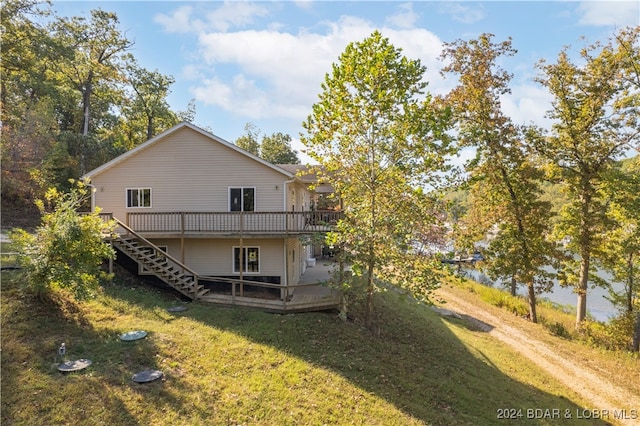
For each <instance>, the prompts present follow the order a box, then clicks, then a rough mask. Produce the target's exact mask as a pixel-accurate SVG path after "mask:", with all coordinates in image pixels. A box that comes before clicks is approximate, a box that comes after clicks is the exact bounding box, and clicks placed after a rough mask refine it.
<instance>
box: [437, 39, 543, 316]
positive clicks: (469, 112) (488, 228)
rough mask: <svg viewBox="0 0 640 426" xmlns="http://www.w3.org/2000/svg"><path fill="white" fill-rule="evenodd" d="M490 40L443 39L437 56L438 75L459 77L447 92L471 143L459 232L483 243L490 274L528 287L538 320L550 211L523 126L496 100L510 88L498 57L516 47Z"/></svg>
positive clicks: (466, 143)
mask: <svg viewBox="0 0 640 426" xmlns="http://www.w3.org/2000/svg"><path fill="white" fill-rule="evenodd" d="M492 37H493V35H492V34H482V35H481V36H480V37H479V38H478V39H475V40H471V41H464V40H458V41H455V42H453V43H445V49H444V52H443V54H442V59H444V60H446V61H447V65H446V66H445V67H444V68H443V73H445V74H446V73H449V74H454V75H457V76H459V79H460V83H459V84H458V86H457V87H455V88H454V89H453V90H452V91H451V93H450V94H449V95H448V97H447V101H448V102H449V103H450V104H451V105H452V107H453V110H454V117H455V118H456V120H457V123H458V128H457V130H458V137H459V139H460V144H461V146H463V147H475V148H476V158H475V160H473V161H471V162H470V163H469V164H468V165H467V172H468V173H469V176H470V179H471V183H470V194H471V205H470V208H471V211H470V213H469V214H468V215H467V216H466V217H465V220H464V221H463V222H465V225H466V226H464V227H463V229H466V230H467V232H468V233H472V234H473V235H475V238H473V240H474V241H478V240H480V239H488V240H489V245H488V247H487V249H486V253H487V256H486V263H485V264H486V265H487V267H488V273H489V275H490V276H491V277H492V278H494V279H495V278H506V279H508V280H510V281H512V282H513V283H514V284H515V283H522V284H524V285H525V286H526V288H527V294H528V298H529V315H530V318H531V321H533V322H537V313H536V293H538V292H540V291H542V290H548V289H549V288H550V286H551V284H552V281H551V279H550V278H549V277H548V276H546V272H545V271H544V269H543V268H544V267H545V266H547V265H549V263H550V255H551V253H552V245H551V244H550V243H548V242H547V239H546V236H547V235H548V228H549V216H550V214H549V212H550V209H549V206H548V205H546V203H543V202H541V201H540V200H539V196H540V194H541V190H540V182H541V180H540V178H541V177H542V175H541V173H540V171H539V170H537V169H536V168H535V167H534V166H533V164H532V163H531V162H530V161H529V160H528V154H527V152H526V151H527V147H526V144H525V143H524V142H525V141H524V140H525V129H524V128H520V127H517V126H515V125H514V124H513V123H512V122H511V120H510V119H509V118H508V117H506V116H505V115H504V114H503V113H502V108H501V101H500V97H501V96H502V95H504V94H506V93H509V92H510V89H509V87H508V84H509V81H510V80H511V75H510V74H509V73H507V72H506V71H505V70H503V69H502V68H500V67H499V65H498V64H497V62H498V60H499V58H500V57H502V56H505V55H506V56H512V55H514V54H515V53H516V51H515V49H513V48H512V46H511V40H507V41H504V42H502V43H498V44H496V43H494V42H493V41H492ZM489 233H491V234H492V236H491V237H490V238H488V234H489ZM512 292H515V289H512Z"/></svg>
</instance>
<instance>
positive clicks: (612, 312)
mask: <svg viewBox="0 0 640 426" xmlns="http://www.w3.org/2000/svg"><path fill="white" fill-rule="evenodd" d="M463 271H464V272H465V274H466V276H467V277H469V278H472V279H474V280H476V281H478V282H481V283H486V282H491V280H490V279H489V278H488V277H487V276H486V275H484V274H482V273H481V272H480V271H478V270H476V269H468V268H463ZM493 287H496V288H505V287H503V286H501V285H500V283H494V284H493ZM613 287H614V289H615V290H616V291H618V292H620V291H622V288H623V285H622V284H618V285H615V284H614V285H613ZM552 290H553V291H551V292H549V293H541V294H539V295H538V298H539V299H540V298H544V299H548V300H550V301H552V302H554V303H557V304H559V305H563V306H572V307H573V308H575V307H576V304H577V301H578V296H577V295H576V294H575V293H574V292H573V288H571V287H561V286H560V285H558V283H557V281H555V282H554V287H553V289H552ZM505 291H507V290H505ZM518 294H522V295H523V296H526V288H524V287H523V286H518ZM608 295H609V291H608V290H606V289H604V288H601V287H596V288H593V289H592V288H589V290H588V292H587V311H588V313H589V314H590V315H591V316H592V317H593V318H594V319H595V320H597V321H603V322H606V321H608V320H609V319H611V318H613V317H614V316H616V315H618V314H619V311H618V309H617V308H616V307H615V306H614V305H613V304H612V303H611V302H610V301H608V300H607V299H606V298H605V296H608Z"/></svg>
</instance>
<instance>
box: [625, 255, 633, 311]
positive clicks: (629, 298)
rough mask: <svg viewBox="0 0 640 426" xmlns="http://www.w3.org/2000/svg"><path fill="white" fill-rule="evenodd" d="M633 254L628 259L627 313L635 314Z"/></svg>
mask: <svg viewBox="0 0 640 426" xmlns="http://www.w3.org/2000/svg"><path fill="white" fill-rule="evenodd" d="M633 266H634V265H633V253H629V257H628V258H627V284H628V286H627V294H626V296H627V312H629V313H631V312H633V290H634V288H633V284H634V283H633Z"/></svg>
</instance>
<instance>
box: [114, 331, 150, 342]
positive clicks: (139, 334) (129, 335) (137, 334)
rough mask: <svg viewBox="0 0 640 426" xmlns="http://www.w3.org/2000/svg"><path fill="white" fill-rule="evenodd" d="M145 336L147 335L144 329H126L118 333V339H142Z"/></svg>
mask: <svg viewBox="0 0 640 426" xmlns="http://www.w3.org/2000/svg"><path fill="white" fill-rule="evenodd" d="M146 336H147V332H146V331H142V330H136V331H128V332H126V333H124V334H121V335H120V340H140V339H144V338H145V337H146Z"/></svg>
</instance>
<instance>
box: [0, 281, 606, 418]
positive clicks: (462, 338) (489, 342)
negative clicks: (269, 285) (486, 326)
mask: <svg viewBox="0 0 640 426" xmlns="http://www.w3.org/2000/svg"><path fill="white" fill-rule="evenodd" d="M20 280H21V278H20V274H19V273H16V272H10V273H9V272H3V275H2V293H1V299H2V306H1V308H2V311H1V315H2V317H1V318H2V366H1V367H2V370H1V373H2V388H1V394H2V406H1V409H2V410H1V423H2V424H3V425H33V424H47V425H58V424H73V425H102V424H112V425H138V424H153V425H164V424H167V425H213V424H215V425H227V424H229V425H231V424H233V425H237V424H248V425H321V424H341V425H342V424H356V425H411V424H438V425H458V424H459V425H464V424H468V425H482V424H513V423H515V424H517V423H521V424H558V423H559V421H558V420H557V419H551V420H544V419H538V420H534V419H527V418H526V410H527V409H556V408H557V409H560V410H561V412H564V410H565V409H568V410H572V411H575V410H576V409H582V408H589V407H588V405H587V404H586V403H585V402H584V401H581V400H580V399H579V398H578V397H577V396H576V395H575V394H574V393H572V392H571V391H569V390H567V389H565V388H563V387H562V386H561V385H560V384H559V383H558V382H557V381H556V380H554V379H553V378H551V377H550V376H548V375H547V374H545V373H544V372H542V371H540V370H538V369H537V368H535V367H533V366H531V365H530V363H529V362H527V361H525V360H524V359H523V358H522V357H521V356H520V355H518V354H517V353H515V352H514V351H512V350H511V349H510V348H507V347H505V346H504V345H502V344H500V343H499V342H497V341H496V340H495V339H493V338H491V337H490V336H489V335H487V334H486V333H484V332H482V331H480V330H477V329H475V328H474V327H473V326H471V325H470V324H468V323H465V322H463V321H462V320H456V319H453V320H443V319H442V318H441V317H439V316H437V315H436V314H435V313H434V312H433V311H431V310H430V309H428V308H427V307H425V306H424V305H420V304H417V303H414V302H411V301H408V300H406V299H404V298H402V297H401V296H400V295H397V294H395V293H393V292H387V293H382V294H380V295H379V297H378V299H377V301H376V302H377V309H378V314H379V317H378V318H379V319H378V321H379V324H380V329H379V333H375V334H372V333H371V332H369V331H368V330H365V329H363V328H361V327H360V326H359V325H358V324H355V323H343V322H342V321H341V320H340V319H338V318H337V315H336V314H335V313H307V314H296V315H276V314H268V313H264V312H259V311H253V310H242V309H232V308H222V307H214V306H209V305H202V304H197V303H192V304H189V305H188V307H189V309H188V310H187V311H185V312H182V313H176V314H171V313H168V312H167V311H166V308H167V307H169V306H173V305H175V304H176V303H179V301H178V300H177V299H175V297H174V296H172V295H169V294H167V293H162V292H159V291H157V290H153V289H151V288H149V287H144V286H138V285H137V284H135V282H128V283H126V284H123V283H119V284H112V285H109V286H106V287H105V291H104V294H102V295H100V296H99V297H98V298H97V299H95V300H92V301H88V302H73V301H70V300H69V299H67V298H65V297H62V296H61V297H57V298H56V299H55V301H54V302H51V303H48V304H46V305H43V304H42V303H38V302H36V301H34V300H33V299H32V298H31V296H29V295H28V294H26V293H24V292H23V291H22V290H21V289H20V285H19V284H20ZM140 329H142V330H145V331H147V332H148V333H149V335H148V336H147V338H146V339H144V340H141V341H137V342H122V341H120V340H119V335H120V334H122V333H124V332H126V331H131V330H140ZM62 342H65V343H66V346H67V358H68V359H77V358H89V359H91V360H92V361H93V365H91V366H90V367H89V368H88V369H86V370H83V371H81V372H77V373H66V374H63V373H60V372H58V371H57V369H56V364H55V361H56V360H55V356H56V351H57V348H58V347H59V346H60V344H61V343H62ZM148 368H153V369H159V370H161V371H163V373H164V378H163V380H162V381H157V382H153V383H148V384H136V383H134V382H133V381H132V380H131V377H132V375H133V374H135V373H136V372H138V371H141V370H144V369H148ZM505 408H510V409H516V410H523V411H522V414H523V416H525V417H524V418H520V419H516V420H515V421H506V420H498V419H497V412H498V410H500V409H505ZM567 424H569V423H567ZM593 424H599V423H597V422H594V423H593Z"/></svg>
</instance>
